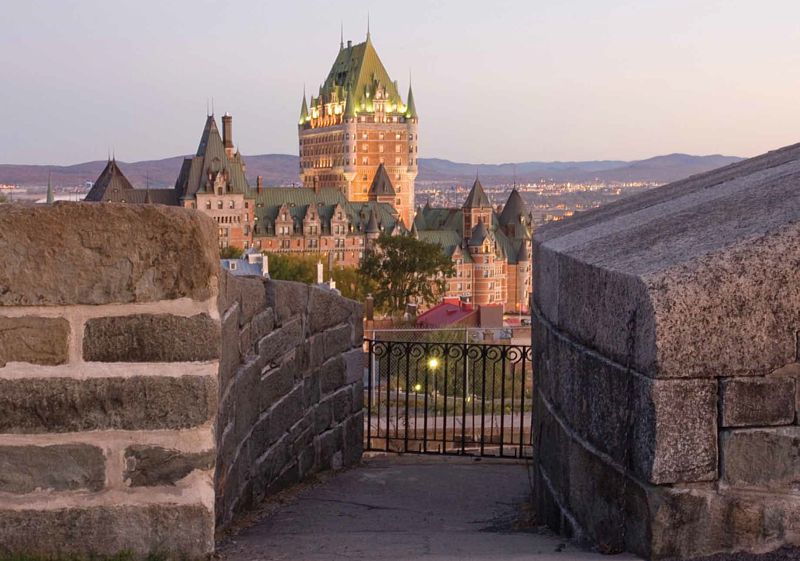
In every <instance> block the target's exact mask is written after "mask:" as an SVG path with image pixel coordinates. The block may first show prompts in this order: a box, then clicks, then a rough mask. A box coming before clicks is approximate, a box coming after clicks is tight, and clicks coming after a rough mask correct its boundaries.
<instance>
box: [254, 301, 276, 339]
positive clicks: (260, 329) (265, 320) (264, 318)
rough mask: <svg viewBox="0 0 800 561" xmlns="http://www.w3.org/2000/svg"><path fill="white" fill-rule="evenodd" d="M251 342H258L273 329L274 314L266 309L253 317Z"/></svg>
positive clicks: (270, 309)
mask: <svg viewBox="0 0 800 561" xmlns="http://www.w3.org/2000/svg"><path fill="white" fill-rule="evenodd" d="M251 328H252V337H253V341H260V340H261V338H263V337H264V336H265V335H267V334H269V333H270V332H271V331H272V330H273V329H274V328H275V313H274V312H273V311H272V308H267V309H266V310H263V311H261V312H259V313H257V314H256V315H255V316H253V321H252V323H251Z"/></svg>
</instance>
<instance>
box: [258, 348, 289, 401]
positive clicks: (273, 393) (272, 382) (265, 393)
mask: <svg viewBox="0 0 800 561" xmlns="http://www.w3.org/2000/svg"><path fill="white" fill-rule="evenodd" d="M294 380H295V371H294V361H293V360H286V361H285V362H283V363H282V364H281V365H280V366H278V367H276V368H271V369H269V370H267V371H266V372H264V374H262V376H261V383H260V384H259V388H258V392H257V393H258V396H259V399H260V402H261V409H262V410H263V411H266V410H267V409H269V408H270V407H272V406H273V405H274V404H275V403H276V402H277V401H278V400H279V399H281V398H282V397H283V396H285V395H286V394H288V393H289V392H290V391H291V390H292V388H294ZM253 399H255V396H254V398H253Z"/></svg>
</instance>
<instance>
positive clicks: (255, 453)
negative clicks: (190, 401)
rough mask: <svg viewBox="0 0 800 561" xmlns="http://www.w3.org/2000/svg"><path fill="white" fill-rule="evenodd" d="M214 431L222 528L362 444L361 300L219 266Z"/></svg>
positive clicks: (341, 461) (354, 458)
mask: <svg viewBox="0 0 800 561" xmlns="http://www.w3.org/2000/svg"><path fill="white" fill-rule="evenodd" d="M222 281H223V282H222V285H221V294H220V301H219V305H220V314H221V317H222V330H223V339H224V340H225V341H226V342H229V341H235V342H236V344H226V345H224V346H223V349H222V357H221V365H220V418H219V425H218V434H217V445H218V452H219V453H218V464H217V480H216V485H217V496H216V513H217V523H218V526H219V527H220V528H224V527H225V526H227V525H228V524H229V523H230V522H231V520H232V519H233V518H234V517H235V515H236V514H237V513H238V512H240V511H243V510H247V509H249V508H252V507H253V506H255V505H257V504H258V503H259V502H261V501H262V500H263V499H264V497H265V496H267V495H269V494H270V493H272V492H274V491H277V490H279V489H281V488H283V487H286V486H288V485H290V484H292V483H295V482H298V481H300V480H302V479H303V478H305V477H306V476H308V475H310V474H313V473H315V472H317V471H320V470H325V469H339V468H341V467H343V466H351V465H354V464H356V463H357V462H359V461H360V459H361V453H362V450H363V432H364V417H363V402H364V385H363V383H364V382H363V379H364V351H363V338H364V335H363V319H362V318H363V311H362V306H361V305H360V304H358V303H356V302H353V301H351V300H347V299H345V298H342V297H341V296H338V295H336V294H334V293H332V292H329V291H327V290H325V289H322V288H317V287H310V286H307V285H304V284H299V283H292V282H284V281H270V280H266V281H265V280H263V279H260V278H257V277H235V276H232V275H230V274H228V273H224V274H223V277H222Z"/></svg>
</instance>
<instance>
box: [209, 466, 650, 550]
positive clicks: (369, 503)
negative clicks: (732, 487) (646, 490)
mask: <svg viewBox="0 0 800 561" xmlns="http://www.w3.org/2000/svg"><path fill="white" fill-rule="evenodd" d="M529 496H530V484H529V481H528V472H527V467H526V465H525V464H524V463H521V462H514V461H509V460H490V459H483V460H481V461H475V460H474V459H470V458H451V457H437V456H409V455H407V456H377V457H373V458H369V459H366V460H365V461H364V465H363V467H359V468H357V469H353V470H349V471H344V472H341V473H339V474H336V475H333V476H331V477H330V478H327V480H326V481H324V482H322V483H320V484H318V485H312V486H308V487H304V488H301V489H300V490H299V491H296V492H293V493H291V494H290V495H289V496H287V497H283V498H281V500H280V501H279V502H277V503H273V504H272V505H271V512H269V513H267V514H265V515H263V518H261V519H260V520H258V521H257V522H256V523H255V524H254V525H253V526H251V527H250V528H248V529H246V530H244V531H243V532H242V533H240V534H239V535H237V536H235V537H233V538H230V539H228V540H227V541H226V542H225V543H224V544H223V545H222V547H221V549H220V552H219V556H220V557H221V559H223V560H225V561H251V560H252V561H256V560H258V561H262V560H279V559H280V560H292V561H318V560H320V561H321V560H330V559H359V560H361V559H363V560H376V561H379V560H389V559H391V560H396V561H407V560H408V561H412V560H417V559H424V560H426V561H427V560H430V561H434V560H435V561H445V560H453V561H456V560H466V561H482V560H487V561H488V560H495V559H498V560H500V559H502V560H508V561H516V560H522V559H525V560H535V561H551V560H558V561H572V560H576V561H580V560H587V561H588V560H601V559H602V560H607V559H608V558H607V556H601V555H599V554H596V553H591V552H585V551H581V550H580V549H577V548H576V547H575V546H573V545H571V544H569V543H567V542H565V541H564V540H562V539H560V538H558V537H555V536H553V535H552V534H551V533H549V532H548V531H546V530H544V529H541V528H537V527H536V526H535V525H534V524H533V523H532V521H531V518H532V516H531V514H530V509H529V508H528V504H529V500H528V499H529ZM267 508H268V509H269V508H270V505H267ZM627 559H634V558H633V557H631V556H627V555H619V556H615V557H614V560H615V561H623V560H627Z"/></svg>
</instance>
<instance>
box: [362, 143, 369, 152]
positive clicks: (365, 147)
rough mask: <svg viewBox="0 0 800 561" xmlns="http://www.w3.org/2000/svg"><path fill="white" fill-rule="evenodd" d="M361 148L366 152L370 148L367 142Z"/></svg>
mask: <svg viewBox="0 0 800 561" xmlns="http://www.w3.org/2000/svg"><path fill="white" fill-rule="evenodd" d="M361 150H363V151H364V152H366V151H367V150H369V145H367V144H362V145H361Z"/></svg>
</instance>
